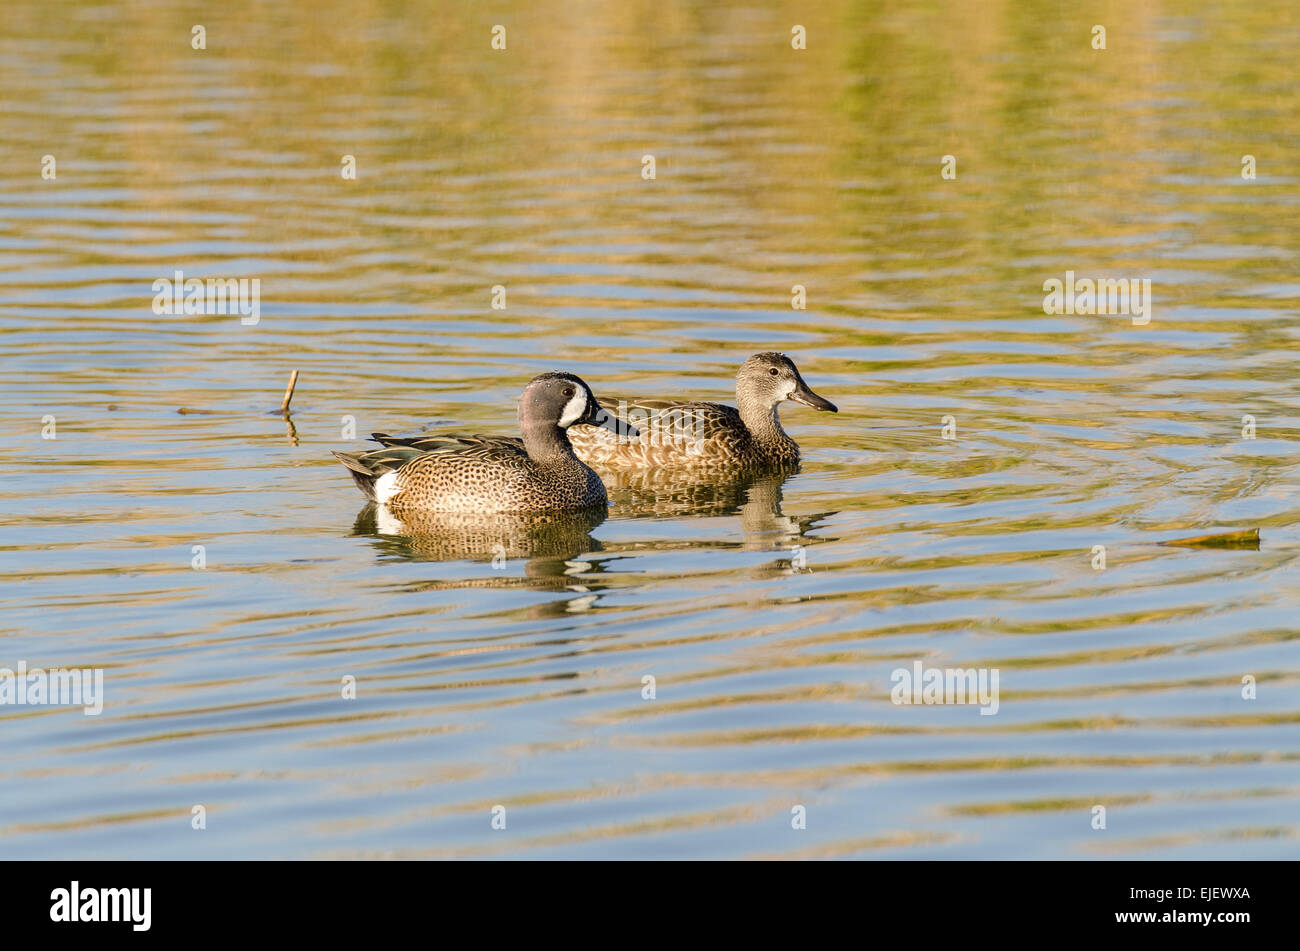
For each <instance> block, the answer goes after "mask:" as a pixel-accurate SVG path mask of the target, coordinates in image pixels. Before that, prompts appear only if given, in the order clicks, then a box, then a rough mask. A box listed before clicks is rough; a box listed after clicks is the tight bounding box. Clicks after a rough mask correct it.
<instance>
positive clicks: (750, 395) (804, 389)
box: [736, 353, 839, 413]
mask: <svg viewBox="0 0 1300 951" xmlns="http://www.w3.org/2000/svg"><path fill="white" fill-rule="evenodd" d="M736 400H737V402H739V403H740V405H741V406H742V407H744V406H745V405H746V404H751V405H754V406H756V407H761V408H763V409H771V408H772V407H774V406H776V405H777V404H778V403H781V402H784V401H785V400H793V401H794V402H796V403H803V404H804V405H805V406H811V407H812V408H813V409H817V410H822V411H824V412H829V413H838V412H839V409H838V408H837V407H836V406H835V404H834V403H832V402H831V401H830V400H826V399H822V398H821V397H820V396H818V395H817V394H816V393H814V392H813V391H812V390H811V389H809V387H808V384H807V383H805V382H804V381H803V377H802V376H800V375H799V368H798V367H796V366H795V365H794V361H793V360H791V359H790V358H789V357H787V356H786V355H785V354H784V353H756V354H754V355H753V356H752V357H750V358H749V359H748V360H746V361H745V362H744V363H742V364H741V365H740V372H739V373H737V374H736Z"/></svg>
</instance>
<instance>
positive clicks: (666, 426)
mask: <svg viewBox="0 0 1300 951" xmlns="http://www.w3.org/2000/svg"><path fill="white" fill-rule="evenodd" d="M786 400H793V401H794V402H796V403H803V404H804V405H805V406H811V407H812V408H813V409H816V410H823V411H826V412H830V413H838V412H839V410H838V409H837V408H836V406H835V404H834V403H832V402H830V401H829V400H825V399H822V398H821V397H820V396H818V395H817V394H816V393H814V392H813V391H812V390H811V389H809V388H808V384H806V383H805V382H804V381H803V377H802V376H800V375H799V369H798V367H796V366H795V365H794V361H793V360H791V359H790V358H789V357H787V356H786V355H785V354H783V353H756V354H754V355H753V356H752V357H750V358H749V359H748V360H746V361H745V362H744V363H743V364H742V365H741V367H740V372H739V373H737V374H736V405H737V406H738V407H739V409H735V408H732V407H730V406H725V405H723V404H721V403H704V402H687V401H680V400H637V401H633V402H630V403H628V405H627V417H628V421H629V422H634V423H637V424H639V425H642V427H643V428H644V429H645V430H646V432H645V433H644V434H642V435H640V436H639V437H638V438H626V437H618V436H615V435H614V434H613V433H610V432H604V431H601V430H599V429H596V428H595V427H593V426H586V425H582V426H575V427H574V428H573V429H572V430H570V432H569V440H570V441H571V442H572V443H573V450H574V452H576V453H577V455H578V458H579V459H581V460H582V461H583V462H586V463H588V464H590V465H593V466H601V467H605V468H611V469H613V468H639V467H650V466H654V467H665V468H667V467H708V466H715V467H732V468H737V469H740V468H759V467H762V468H767V467H773V468H776V467H786V466H793V465H794V464H796V463H797V462H798V461H799V444H798V443H796V442H795V441H794V440H793V439H791V438H790V437H789V436H788V435H786V432H785V430H784V429H782V428H781V420H780V418H779V417H778V416H777V412H776V410H777V406H778V405H779V404H781V403H783V402H784V401H786ZM605 407H606V409H608V410H611V411H612V410H613V409H614V404H612V403H610V402H608V401H606V403H605ZM643 421H644V422H643Z"/></svg>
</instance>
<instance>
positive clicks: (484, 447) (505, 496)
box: [334, 372, 639, 514]
mask: <svg viewBox="0 0 1300 951" xmlns="http://www.w3.org/2000/svg"><path fill="white" fill-rule="evenodd" d="M579 423H581V424H583V425H590V426H604V427H608V428H610V429H611V430H613V432H615V433H617V434H619V436H620V437H621V438H635V437H636V436H637V435H639V433H638V432H637V430H636V429H635V427H631V426H628V425H627V424H625V423H624V422H623V421H621V420H619V419H618V418H617V417H616V416H614V414H612V413H610V412H609V411H608V410H606V409H605V408H604V407H602V406H601V405H600V402H599V400H597V399H596V395H595V394H594V393H593V392H592V391H591V387H589V386H588V385H587V384H586V383H585V382H583V381H582V379H580V378H579V377H577V376H574V375H573V374H572V373H562V372H551V373H543V374H541V375H540V376H536V377H534V378H533V379H532V380H531V381H529V383H528V386H526V387H525V388H524V392H523V395H522V396H521V397H520V400H519V427H520V430H521V431H522V432H523V438H522V439H520V438H518V437H513V436H461V435H434V436H417V437H414V438H401V437H394V436H389V435H387V434H385V433H374V434H373V438H374V439H375V440H377V441H378V442H380V443H381V444H382V445H383V448H382V449H376V450H372V451H369V452H359V453H353V452H335V453H334V455H335V457H337V458H338V460H339V461H340V462H342V463H343V465H345V466H346V467H347V469H348V472H349V474H350V475H351V476H352V480H353V481H354V482H355V483H356V484H357V487H358V488H359V489H361V491H362V493H363V494H364V495H365V496H366V498H368V499H370V500H372V501H374V502H377V503H379V504H381V505H384V506H387V507H388V508H389V509H390V510H392V511H394V512H401V511H403V510H423V511H428V512H470V513H478V514H494V513H503V512H553V511H566V510H571V509H586V508H601V507H605V506H607V505H608V504H609V497H608V495H607V494H606V492H605V484H604V482H602V481H601V479H600V476H598V475H597V474H596V473H595V472H594V471H593V470H592V469H591V467H590V466H588V465H586V464H585V463H583V462H582V461H581V460H579V459H578V457H577V456H576V455H575V454H574V452H573V446H572V445H571V444H570V442H569V438H568V435H567V433H568V430H569V429H570V427H572V426H575V425H578V424H579Z"/></svg>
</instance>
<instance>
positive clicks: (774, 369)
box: [767, 367, 781, 376]
mask: <svg viewBox="0 0 1300 951" xmlns="http://www.w3.org/2000/svg"><path fill="white" fill-rule="evenodd" d="M767 372H768V373H770V374H772V376H776V375H777V374H778V373H780V372H781V371H780V370H778V369H777V368H776V367H772V369H770V370H768V371H767Z"/></svg>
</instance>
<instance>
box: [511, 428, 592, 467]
mask: <svg viewBox="0 0 1300 951" xmlns="http://www.w3.org/2000/svg"><path fill="white" fill-rule="evenodd" d="M520 428H521V430H522V431H523V434H524V449H526V450H527V451H528V458H529V459H532V460H533V462H536V463H538V464H540V465H554V464H556V463H565V462H568V461H570V460H572V459H576V458H578V457H577V456H575V455H574V454H573V445H572V444H571V443H570V442H569V436H568V434H567V433H566V432H565V431H564V430H563V429H561V428H560V427H559V426H557V425H555V423H549V422H541V421H537V420H534V421H531V422H530V421H527V420H525V421H523V422H522V423H521V425H520Z"/></svg>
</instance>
